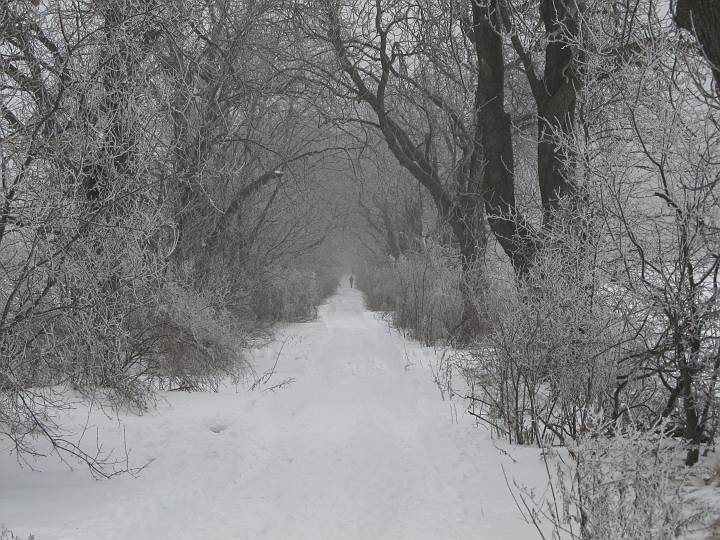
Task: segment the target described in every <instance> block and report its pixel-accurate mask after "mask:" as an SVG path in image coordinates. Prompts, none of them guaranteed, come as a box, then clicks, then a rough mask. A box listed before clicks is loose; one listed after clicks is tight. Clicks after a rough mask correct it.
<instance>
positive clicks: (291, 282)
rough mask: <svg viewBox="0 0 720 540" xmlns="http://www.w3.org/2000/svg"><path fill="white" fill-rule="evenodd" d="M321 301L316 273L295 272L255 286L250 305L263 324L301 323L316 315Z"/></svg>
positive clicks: (289, 272) (289, 271)
mask: <svg viewBox="0 0 720 540" xmlns="http://www.w3.org/2000/svg"><path fill="white" fill-rule="evenodd" d="M327 287H328V286H327V285H326V286H325V288H326V289H327ZM322 298H323V292H322V291H321V286H320V283H319V280H318V277H317V274H316V273H315V272H311V271H302V270H296V269H292V270H288V271H286V272H283V273H281V274H280V275H277V276H273V277H272V278H270V279H267V280H264V281H263V282H262V284H260V285H258V286H256V287H254V290H253V292H252V295H251V304H252V310H253V312H254V313H255V316H256V317H257V318H258V320H260V321H265V322H279V321H287V322H299V321H308V320H312V319H314V318H315V317H316V316H317V306H318V304H319V303H320V302H321V300H322Z"/></svg>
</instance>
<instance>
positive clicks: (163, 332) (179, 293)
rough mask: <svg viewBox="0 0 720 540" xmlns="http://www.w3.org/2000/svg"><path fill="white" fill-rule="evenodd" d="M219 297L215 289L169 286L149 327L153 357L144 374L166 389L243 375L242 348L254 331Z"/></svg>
mask: <svg viewBox="0 0 720 540" xmlns="http://www.w3.org/2000/svg"><path fill="white" fill-rule="evenodd" d="M224 298H225V295H223V294H220V293H218V292H217V291H212V292H204V293H203V292H201V291H198V290H197V289H194V288H192V287H187V286H185V287H184V286H181V285H180V284H177V283H175V284H168V285H167V286H166V287H165V289H164V291H163V293H162V295H161V301H160V303H159V305H158V309H157V311H156V313H155V317H154V324H153V325H152V326H149V327H148V337H149V339H152V348H153V352H154V355H153V356H151V357H150V358H149V359H148V361H147V362H146V364H145V365H144V366H143V369H142V371H143V374H144V375H145V376H147V377H151V378H152V379H153V380H155V381H157V382H158V384H159V385H160V387H161V388H169V389H173V388H183V389H207V388H210V389H212V388H215V386H216V384H217V381H218V380H219V379H220V378H221V377H223V376H233V377H237V376H239V375H240V374H242V372H243V370H244V367H245V364H244V357H243V353H242V350H243V348H245V347H247V345H248V341H249V340H250V339H251V336H252V335H253V331H252V330H251V329H250V328H248V327H243V325H242V324H241V319H240V318H238V317H237V316H236V315H235V314H234V313H233V312H232V311H231V309H230V308H229V307H228V305H227V301H223V299H224ZM151 320H152V319H151ZM147 322H149V321H146V324H147Z"/></svg>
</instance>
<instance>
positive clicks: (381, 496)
mask: <svg viewBox="0 0 720 540" xmlns="http://www.w3.org/2000/svg"><path fill="white" fill-rule="evenodd" d="M283 342H284V343H283ZM435 354H436V353H435V352H434V351H433V350H431V349H427V348H424V347H421V346H420V345H418V344H416V343H414V342H410V341H408V340H405V339H403V338H402V337H400V336H399V335H398V334H397V333H396V332H394V331H392V330H390V329H389V328H388V326H387V324H386V323H385V322H384V321H382V320H380V319H378V318H377V316H376V315H374V314H372V313H369V312H368V311H366V310H365V307H364V305H363V301H362V297H361V294H360V293H359V292H358V291H356V290H352V289H348V288H340V289H339V291H338V293H337V294H336V295H335V296H333V297H331V298H330V299H329V300H328V302H327V304H326V305H324V306H322V307H321V309H320V316H319V318H318V320H317V321H315V322H312V323H305V324H296V325H290V326H288V327H287V328H285V329H284V330H283V331H282V332H281V336H280V339H278V341H277V342H276V343H275V344H273V346H271V347H269V348H266V349H263V350H262V351H259V352H258V353H257V355H256V356H257V358H256V359H255V363H256V364H257V365H258V369H259V370H260V371H262V370H263V369H265V368H267V367H268V366H271V365H272V364H273V362H274V361H275V359H276V358H278V355H279V361H278V369H277V373H276V374H275V375H274V377H273V379H272V380H271V381H270V382H269V383H268V385H267V386H272V385H273V384H276V383H279V382H281V381H282V380H283V379H286V378H290V377H291V378H294V382H293V383H292V384H290V385H289V386H286V387H284V388H282V389H278V390H276V391H255V392H248V391H247V390H245V389H244V388H242V387H241V388H237V389H236V388H234V387H232V388H227V389H225V390H224V391H222V392H220V393H217V394H178V393H173V394H166V395H165V397H166V399H167V402H165V403H163V404H161V406H160V407H159V408H158V410H157V411H154V412H152V413H150V414H147V415H145V416H142V417H135V416H130V415H128V416H123V417H122V420H123V423H124V424H125V426H126V431H127V440H128V445H129V446H130V447H131V448H132V450H133V453H132V455H131V456H132V458H133V460H135V461H136V462H137V463H141V462H144V461H146V460H151V463H150V464H149V466H148V467H147V468H146V469H145V470H144V471H143V472H142V474H141V475H140V476H139V477H138V478H130V477H121V478H117V479H113V480H110V481H100V482H98V481H93V480H91V479H89V478H88V477H87V473H86V472H85V471H83V470H77V471H67V470H65V469H63V468H62V467H59V466H58V465H56V464H54V463H53V462H52V461H43V462H41V463H39V464H38V466H39V467H41V468H42V469H43V470H44V472H32V471H28V470H20V469H18V468H17V466H16V464H15V462H14V461H13V460H12V458H10V457H8V456H7V452H4V454H3V455H1V456H0V522H1V523H4V524H5V525H7V526H8V527H9V528H10V529H12V530H14V531H15V533H16V534H19V533H23V534H28V533H33V534H35V535H36V538H37V540H46V539H78V540H80V539H87V540H90V539H92V540H98V539H132V540H142V539H148V540H149V539H153V540H157V539H165V538H167V539H203V540H208V539H225V538H228V539H229V538H243V539H294V538H298V539H313V540H316V539H343V538H349V539H369V540H374V539H400V538H407V539H425V538H427V539H465V538H467V539H471V538H472V539H503V538H508V539H514V538H518V539H519V538H522V539H525V538H533V537H534V534H533V530H532V528H531V527H529V526H528V525H526V524H525V523H524V522H523V521H522V520H521V519H520V518H519V516H518V514H517V510H516V508H515V506H514V503H513V501H512V498H511V496H510V493H509V492H508V490H507V487H506V485H505V480H504V478H503V473H502V470H501V464H502V465H504V466H505V468H506V470H507V471H508V474H509V475H511V476H513V477H517V478H523V480H524V481H527V479H528V478H530V479H535V481H536V482H537V483H538V484H539V483H540V480H541V477H542V474H541V463H540V462H539V460H538V458H537V452H536V451H534V450H532V449H513V450H511V452H512V453H513V455H514V457H515V458H520V459H518V460H517V462H513V461H512V460H511V459H510V458H508V457H505V456H503V454H502V453H501V452H500V451H499V450H498V449H496V448H495V446H494V444H493V443H494V442H493V441H491V440H489V438H488V436H487V433H486V432H485V431H484V430H483V429H478V428H476V427H475V426H474V425H473V422H472V420H471V419H470V418H468V417H463V415H462V404H460V403H456V404H454V403H452V402H448V401H442V399H441V397H440V393H439V391H438V389H437V387H436V386H435V385H434V383H433V382H432V376H431V371H430V369H429V367H428V366H429V364H430V363H431V362H432V361H433V360H434V359H435ZM454 407H457V412H459V419H458V418H455V415H454V412H453V410H454ZM77 420H78V422H79V421H80V419H79V418H78V419H77ZM97 421H98V423H99V424H101V427H102V429H103V430H104V432H105V434H106V435H105V436H106V437H112V436H113V433H119V430H118V428H117V426H116V425H115V424H113V422H112V421H111V420H110V419H105V418H102V417H98V420H97ZM2 444H3V443H2V441H0V448H1V447H2Z"/></svg>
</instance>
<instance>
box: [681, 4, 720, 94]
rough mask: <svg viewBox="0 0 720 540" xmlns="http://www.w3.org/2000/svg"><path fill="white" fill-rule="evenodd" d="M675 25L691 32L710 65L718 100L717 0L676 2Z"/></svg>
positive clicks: (719, 25) (719, 37) (719, 16)
mask: <svg viewBox="0 0 720 540" xmlns="http://www.w3.org/2000/svg"><path fill="white" fill-rule="evenodd" d="M675 23H676V24H677V25H678V27H680V28H683V29H685V30H688V31H690V32H692V33H693V34H694V35H695V37H696V38H697V40H698V43H699V44H700V46H701V48H702V51H703V54H705V56H706V57H707V59H708V62H709V63H710V69H711V70H712V73H713V77H714V79H715V91H716V92H717V95H718V97H719V98H720V2H718V0H678V2H677V6H676V8H675Z"/></svg>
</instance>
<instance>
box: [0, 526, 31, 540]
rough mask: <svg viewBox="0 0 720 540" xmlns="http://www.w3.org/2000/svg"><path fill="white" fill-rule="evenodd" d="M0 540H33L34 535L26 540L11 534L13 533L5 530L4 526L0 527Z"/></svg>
mask: <svg viewBox="0 0 720 540" xmlns="http://www.w3.org/2000/svg"><path fill="white" fill-rule="evenodd" d="M0 540H35V536H34V535H32V534H31V535H30V536H28V537H27V539H25V538H22V537H20V536H17V535H16V534H13V532H12V531H11V530H10V529H8V528H6V527H5V525H0Z"/></svg>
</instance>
